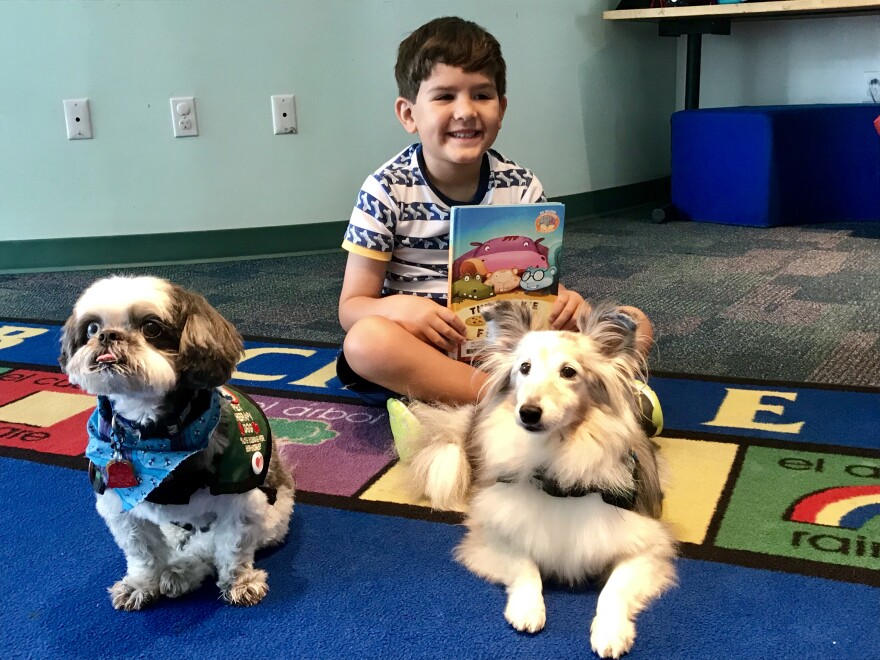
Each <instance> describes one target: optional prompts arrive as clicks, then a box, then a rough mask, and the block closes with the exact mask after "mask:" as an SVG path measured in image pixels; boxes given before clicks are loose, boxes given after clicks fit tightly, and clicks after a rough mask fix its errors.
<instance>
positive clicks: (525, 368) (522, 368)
mask: <svg viewBox="0 0 880 660" xmlns="http://www.w3.org/2000/svg"><path fill="white" fill-rule="evenodd" d="M531 370H532V363H531V362H523V363H522V364H521V365H519V372H520V373H521V374H522V375H523V376H528V375H529V372H530V371H531Z"/></svg>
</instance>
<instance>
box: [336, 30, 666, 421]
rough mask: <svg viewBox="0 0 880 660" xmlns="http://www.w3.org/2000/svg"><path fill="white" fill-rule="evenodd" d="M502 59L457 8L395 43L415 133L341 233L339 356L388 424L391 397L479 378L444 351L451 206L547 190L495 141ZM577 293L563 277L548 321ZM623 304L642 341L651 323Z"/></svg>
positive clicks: (452, 397) (448, 390)
mask: <svg viewBox="0 0 880 660" xmlns="http://www.w3.org/2000/svg"><path fill="white" fill-rule="evenodd" d="M505 69H506V67H505V63H504V59H503V57H502V56H501V47H500V45H499V44H498V41H497V40H496V39H495V38H494V37H493V36H492V35H491V34H489V33H488V32H486V31H485V30H484V29H483V28H481V27H480V26H478V25H476V24H475V23H472V22H470V21H465V20H463V19H461V18H455V17H446V18H438V19H435V20H433V21H430V22H429V23H426V24H425V25H423V26H422V27H420V28H418V29H417V30H416V31H415V32H413V33H412V34H411V35H410V36H409V37H407V38H406V39H404V40H403V41H402V42H401V44H400V47H399V50H398V56H397V63H396V65H395V69H394V73H395V77H396V79H397V85H398V90H399V93H400V96H399V97H398V98H397V100H396V101H395V106H394V108H395V113H396V115H397V118H398V120H400V123H401V124H402V125H403V127H404V129H405V130H406V131H407V132H408V133H413V134H418V136H419V140H420V143H418V144H414V145H412V146H410V147H408V148H406V149H404V150H403V151H402V152H401V153H400V154H398V155H397V156H395V157H394V158H392V159H391V160H390V161H388V162H387V163H386V164H385V165H383V166H382V167H381V168H380V169H379V170H377V171H376V172H375V173H374V174H373V175H372V176H370V177H369V178H368V179H367V180H366V182H365V183H364V186H363V188H362V189H361V192H360V194H359V195H358V200H357V203H356V205H355V209H354V211H353V212H352V216H351V220H350V223H349V226H348V229H347V231H346V234H345V240H344V242H343V248H345V249H346V250H348V252H349V255H348V261H347V264H346V269H345V277H344V279H343V283H342V293H341V294H340V297H339V321H340V323H341V324H342V327H343V329H344V330H345V331H346V336H345V341H344V343H343V350H342V353H341V354H340V355H339V359H338V363H337V373H338V375H339V379H340V380H341V381H342V383H343V384H345V385H346V386H348V387H349V389H351V390H354V391H357V392H359V393H360V394H361V395H362V396H363V398H365V399H367V400H370V401H372V402H374V403H381V402H383V401H384V400H386V399H390V400H389V411H390V412H391V413H392V428H394V426H395V419H394V417H395V416H399V415H402V414H405V408H403V406H402V405H399V402H397V401H395V400H394V397H399V396H400V395H404V396H408V397H412V398H415V399H421V400H426V401H442V402H446V403H468V402H475V401H477V400H478V398H479V396H480V388H481V387H482V385H483V383H484V382H485V380H486V374H485V373H484V372H482V371H480V370H479V369H476V368H474V367H471V366H470V365H468V364H465V363H463V362H458V361H456V360H453V359H451V358H449V357H448V356H447V354H446V351H448V350H450V349H451V348H453V347H454V346H456V345H458V344H460V343H461V342H463V341H464V339H465V327H464V324H463V323H462V321H461V320H460V319H459V318H458V317H457V316H456V315H455V314H454V313H453V312H452V311H451V310H449V309H448V308H447V307H446V296H447V268H448V259H449V244H448V240H449V213H450V207H452V206H455V205H464V204H525V203H531V202H540V201H546V198H545V196H544V190H543V187H542V186H541V183H540V182H539V181H538V179H537V178H536V177H535V176H534V175H533V174H532V173H531V172H530V171H529V170H527V169H525V168H523V167H520V166H519V165H517V164H516V163H514V162H512V161H510V160H507V159H505V158H504V157H503V156H501V155H500V154H498V153H497V152H495V151H493V150H492V149H491V147H492V144H493V143H494V141H495V138H496V136H497V135H498V131H499V130H500V129H501V120H502V119H503V117H504V112H505V110H506V108H507V98H506V97H505V95H504V94H505V73H506V70H505ZM396 294H402V295H396ZM403 294H409V295H403ZM583 304H586V303H584V299H583V298H582V297H581V296H580V295H579V294H578V293H576V292H574V291H571V290H569V289H565V288H564V287H563V286H561V285H560V287H559V296H558V298H557V300H556V303H555V305H554V307H553V310H552V311H551V314H550V322H551V327H552V328H553V329H574V320H575V318H576V313H577V311H578V308H579V307H580V306H581V305H583ZM627 310H628V313H629V314H630V315H631V316H632V318H633V319H635V321H636V323H637V324H638V332H639V346H640V347H641V348H643V349H644V352H645V353H646V352H647V349H648V347H649V346H650V343H651V324H650V322H649V321H648V319H647V317H645V316H644V314H642V313H641V312H640V311H639V310H637V309H635V308H627ZM395 403H396V404H398V405H397V407H395V406H394V405H393V404H395ZM395 435H397V433H395Z"/></svg>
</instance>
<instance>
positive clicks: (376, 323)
mask: <svg viewBox="0 0 880 660" xmlns="http://www.w3.org/2000/svg"><path fill="white" fill-rule="evenodd" d="M386 322H387V320H386V319H383V318H382V317H380V316H366V317H364V318H362V319H360V320H358V321H357V322H356V323H355V324H354V325H352V326H351V328H349V330H348V332H347V333H346V334H345V339H344V340H343V342H342V350H343V352H344V353H345V359H346V360H347V361H348V364H349V365H350V366H351V368H352V369H354V371H355V372H356V373H358V374H360V375H361V376H365V372H370V371H372V368H373V366H374V365H375V363H376V362H377V361H382V360H383V359H384V358H383V357H382V356H383V353H384V346H385V343H386V342H387V340H386V339H385V337H386V336H387V333H388V328H387V327H385V323H386Z"/></svg>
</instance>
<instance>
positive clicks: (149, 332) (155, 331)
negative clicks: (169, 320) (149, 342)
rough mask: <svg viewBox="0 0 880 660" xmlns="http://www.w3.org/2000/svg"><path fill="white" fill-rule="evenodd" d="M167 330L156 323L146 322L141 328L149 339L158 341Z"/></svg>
mask: <svg viewBox="0 0 880 660" xmlns="http://www.w3.org/2000/svg"><path fill="white" fill-rule="evenodd" d="M164 331H165V329H164V328H163V327H162V326H161V325H160V324H159V323H158V322H156V321H146V322H145V323H144V324H143V325H142V326H141V332H142V333H143V334H144V337H146V338H147V339H156V338H158V337H160V336H161V335H162V333H163V332H164Z"/></svg>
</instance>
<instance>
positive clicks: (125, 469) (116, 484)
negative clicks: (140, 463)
mask: <svg viewBox="0 0 880 660" xmlns="http://www.w3.org/2000/svg"><path fill="white" fill-rule="evenodd" d="M103 472H104V484H105V485H106V486H107V488H132V487H134V486H137V485H138V484H139V483H140V481H138V478H137V476H136V475H135V473H134V466H133V465H132V464H131V463H129V462H128V461H123V460H117V459H113V460H111V461H109V462H108V463H107V466H106V467H105V468H104V470H103Z"/></svg>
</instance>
